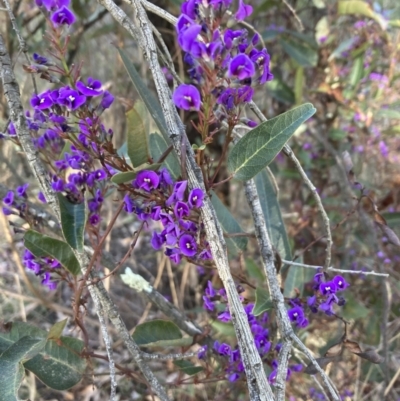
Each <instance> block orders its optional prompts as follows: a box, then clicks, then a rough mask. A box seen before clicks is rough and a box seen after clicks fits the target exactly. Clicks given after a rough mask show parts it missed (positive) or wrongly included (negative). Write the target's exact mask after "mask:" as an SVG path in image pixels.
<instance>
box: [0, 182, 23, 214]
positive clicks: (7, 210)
mask: <svg viewBox="0 0 400 401" xmlns="http://www.w3.org/2000/svg"><path fill="white" fill-rule="evenodd" d="M28 186H29V184H24V185H21V186H20V187H17V189H16V190H15V191H8V192H7V195H6V196H5V197H4V198H3V205H4V206H3V213H4V215H5V216H9V215H11V214H16V215H18V216H21V215H24V214H25V212H26V206H27V204H26V199H27V195H26V190H27V189H28Z"/></svg>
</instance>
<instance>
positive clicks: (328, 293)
mask: <svg viewBox="0 0 400 401" xmlns="http://www.w3.org/2000/svg"><path fill="white" fill-rule="evenodd" d="M313 281H314V286H313V288H314V291H315V294H314V295H312V296H310V297H308V298H307V301H303V300H301V299H299V298H293V299H291V300H290V301H289V304H290V306H291V308H290V309H289V310H288V315H289V319H290V320H291V321H292V322H293V323H296V325H297V327H301V328H304V327H306V326H308V323H309V322H308V319H307V317H306V316H305V308H306V307H307V308H308V309H309V310H310V311H311V312H312V313H317V312H318V311H321V312H324V313H325V314H326V315H328V316H331V315H332V314H333V313H334V311H333V306H334V305H335V304H336V305H338V306H343V305H344V304H345V303H346V301H345V299H344V298H343V297H342V296H340V295H338V293H339V292H340V291H343V290H345V289H346V288H347V287H348V286H349V284H348V283H347V282H346V280H345V279H344V278H343V277H342V276H339V275H338V276H335V277H333V279H332V280H329V281H326V280H325V275H324V273H323V272H322V271H321V272H318V273H317V274H316V275H315V276H314V280H313Z"/></svg>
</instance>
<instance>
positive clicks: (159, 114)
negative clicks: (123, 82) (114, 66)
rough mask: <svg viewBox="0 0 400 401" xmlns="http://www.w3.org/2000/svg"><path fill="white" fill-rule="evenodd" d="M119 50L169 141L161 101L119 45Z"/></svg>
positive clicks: (127, 68) (127, 69)
mask: <svg viewBox="0 0 400 401" xmlns="http://www.w3.org/2000/svg"><path fill="white" fill-rule="evenodd" d="M117 50H118V53H119V55H120V56H121V59H122V62H123V64H124V66H125V68H126V71H127V72H128V75H129V77H130V79H131V81H132V83H133V85H134V86H135V88H136V90H137V92H138V94H139V96H140V97H141V98H142V100H143V102H144V104H145V105H146V107H147V110H148V111H149V113H150V114H151V116H152V117H153V119H154V122H155V123H156V124H157V127H158V129H159V130H160V132H161V134H162V135H163V137H164V139H165V140H166V141H168V142H169V136H168V129H167V124H166V122H165V118H164V113H163V111H162V108H161V106H160V103H159V102H158V100H157V99H156V98H155V96H154V95H153V94H152V93H151V91H150V90H149V88H148V86H147V85H146V84H145V83H144V82H143V80H142V78H141V77H140V75H139V73H138V72H137V70H136V68H135V66H134V65H133V64H132V62H131V61H130V60H129V58H128V56H127V55H126V54H125V52H124V51H123V50H122V49H119V48H118V47H117Z"/></svg>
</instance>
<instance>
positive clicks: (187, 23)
mask: <svg viewBox="0 0 400 401" xmlns="http://www.w3.org/2000/svg"><path fill="white" fill-rule="evenodd" d="M194 24H195V22H194V20H193V19H192V18H189V17H188V16H187V15H185V14H181V16H180V17H179V18H178V21H177V22H176V31H177V32H178V35H180V34H181V33H183V32H184V31H186V30H187V29H189V28H190V27H191V26H192V25H194Z"/></svg>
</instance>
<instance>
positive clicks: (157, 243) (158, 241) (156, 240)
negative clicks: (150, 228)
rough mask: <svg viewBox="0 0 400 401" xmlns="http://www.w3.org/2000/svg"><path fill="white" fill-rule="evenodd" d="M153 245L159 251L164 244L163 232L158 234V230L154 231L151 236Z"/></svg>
mask: <svg viewBox="0 0 400 401" xmlns="http://www.w3.org/2000/svg"><path fill="white" fill-rule="evenodd" d="M150 242H151V246H152V247H153V248H154V249H155V250H156V251H158V250H159V249H161V247H162V246H163V244H164V242H165V239H164V238H163V236H162V235H161V234H157V233H156V232H153V235H152V236H151V241H150Z"/></svg>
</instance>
